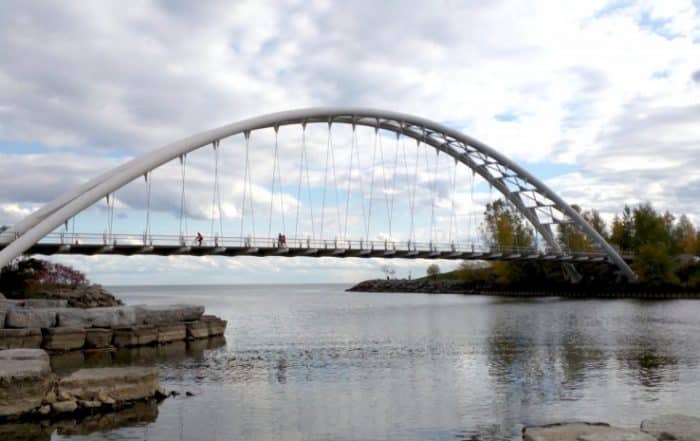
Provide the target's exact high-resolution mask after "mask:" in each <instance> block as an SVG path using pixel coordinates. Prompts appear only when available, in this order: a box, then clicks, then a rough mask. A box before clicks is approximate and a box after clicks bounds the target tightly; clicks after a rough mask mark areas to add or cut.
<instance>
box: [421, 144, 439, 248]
mask: <svg viewBox="0 0 700 441" xmlns="http://www.w3.org/2000/svg"><path fill="white" fill-rule="evenodd" d="M438 159H440V150H435V165H434V166H433V175H432V177H431V180H432V182H431V186H430V187H431V190H430V193H431V198H430V199H431V201H430V243H431V248H432V243H433V239H434V229H435V203H436V198H437V170H438ZM425 165H426V167H428V162H427V161H426V162H425Z"/></svg>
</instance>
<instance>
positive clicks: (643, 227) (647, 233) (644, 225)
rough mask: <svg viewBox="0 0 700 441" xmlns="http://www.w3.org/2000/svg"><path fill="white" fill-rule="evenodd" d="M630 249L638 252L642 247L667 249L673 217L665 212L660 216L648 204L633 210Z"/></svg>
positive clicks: (669, 242)
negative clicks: (663, 247) (652, 246)
mask: <svg viewBox="0 0 700 441" xmlns="http://www.w3.org/2000/svg"><path fill="white" fill-rule="evenodd" d="M632 214H633V215H632V217H633V230H632V232H633V236H632V249H633V250H635V251H639V250H640V249H641V247H642V246H644V245H655V246H665V247H668V246H669V245H670V244H671V228H672V225H673V216H672V215H671V214H670V213H668V212H666V213H664V214H663V215H660V214H658V213H657V212H656V210H654V208H653V207H652V206H651V204H650V203H646V204H641V205H638V206H637V207H635V208H634V211H633V213H632Z"/></svg>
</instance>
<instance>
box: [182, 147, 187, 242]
mask: <svg viewBox="0 0 700 441" xmlns="http://www.w3.org/2000/svg"><path fill="white" fill-rule="evenodd" d="M186 170H187V155H186V154H183V155H180V183H181V189H180V240H181V241H182V242H184V241H185V236H187V198H186V197H185V181H186V177H187V174H186V173H187V172H186Z"/></svg>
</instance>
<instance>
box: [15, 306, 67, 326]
mask: <svg viewBox="0 0 700 441" xmlns="http://www.w3.org/2000/svg"><path fill="white" fill-rule="evenodd" d="M5 326H6V327H8V328H52V327H54V326H56V310H55V309H36V308H19V307H18V308H10V309H8V310H7V313H6V316H5Z"/></svg>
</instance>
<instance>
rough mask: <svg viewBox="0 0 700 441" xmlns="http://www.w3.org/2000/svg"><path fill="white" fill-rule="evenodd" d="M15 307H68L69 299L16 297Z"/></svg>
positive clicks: (13, 303) (13, 301)
mask: <svg viewBox="0 0 700 441" xmlns="http://www.w3.org/2000/svg"><path fill="white" fill-rule="evenodd" d="M12 305H13V306H14V307H22V308H67V307H68V301H67V300H58V299H15V300H12Z"/></svg>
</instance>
